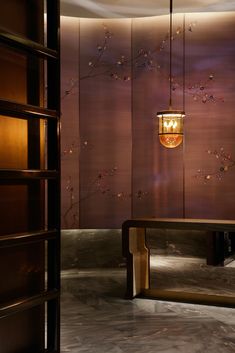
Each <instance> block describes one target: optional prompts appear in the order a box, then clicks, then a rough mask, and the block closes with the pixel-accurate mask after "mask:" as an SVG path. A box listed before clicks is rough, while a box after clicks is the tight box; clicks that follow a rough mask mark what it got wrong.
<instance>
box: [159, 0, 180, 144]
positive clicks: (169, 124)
mask: <svg viewBox="0 0 235 353" xmlns="http://www.w3.org/2000/svg"><path fill="white" fill-rule="evenodd" d="M172 7H173V0H170V36H169V40H170V75H169V82H170V84H169V92H170V94H169V96H170V97H169V109H168V110H163V111H160V112H157V117H158V118H159V131H158V136H159V141H160V143H161V144H162V145H163V146H164V147H166V148H175V147H177V146H179V145H180V144H181V143H182V141H183V135H184V133H183V131H184V130H183V127H184V117H185V112H184V111H182V110H173V109H172V82H173V80H172Z"/></svg>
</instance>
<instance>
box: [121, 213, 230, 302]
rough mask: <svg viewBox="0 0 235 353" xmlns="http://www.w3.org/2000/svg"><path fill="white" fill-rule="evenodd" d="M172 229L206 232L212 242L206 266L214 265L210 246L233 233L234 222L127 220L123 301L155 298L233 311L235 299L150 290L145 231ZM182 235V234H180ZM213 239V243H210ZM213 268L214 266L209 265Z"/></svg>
mask: <svg viewBox="0 0 235 353" xmlns="http://www.w3.org/2000/svg"><path fill="white" fill-rule="evenodd" d="M147 228H156V229H175V230H200V231H205V232H206V234H207V237H208V238H209V239H210V240H211V239H212V242H211V241H210V242H211V244H212V246H211V248H212V249H211V250H210V251H209V252H208V255H207V263H209V264H210V262H213V254H212V253H213V252H216V248H213V244H214V245H216V242H217V240H218V239H217V237H218V236H220V235H221V234H224V232H233V233H234V232H235V221H230V220H209V219H178V218H177V219H174V218H142V219H140V218H139V219H130V220H126V221H125V222H124V223H123V225H122V247H123V256H124V257H125V258H126V261H127V285H126V298H127V299H133V298H134V297H136V296H138V297H144V298H155V299H159V300H169V301H179V302H188V303H197V304H205V305H216V306H228V307H235V296H234V297H232V296H223V295H211V294H198V293H189V292H183V291H182V292H178V291H177V292H176V291H169V290H168V291H167V290H160V289H151V288H150V253H149V249H148V247H147V245H146V229H147ZM182 233H183V232H182ZM213 239H214V241H213ZM217 260H218V259H217ZM211 264H213V263H211Z"/></svg>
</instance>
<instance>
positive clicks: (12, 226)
mask: <svg viewBox="0 0 235 353" xmlns="http://www.w3.org/2000/svg"><path fill="white" fill-rule="evenodd" d="M44 6H45V8H44ZM44 11H45V13H46V16H45V15H44ZM45 23H46V28H47V29H46V35H45V34H44V29H45ZM59 77H60V62H59V1H57V0H48V1H47V5H45V4H44V1H43V0H30V1H28V0H8V1H1V5H0V78H1V80H0V282H1V285H0V352H1V353H37V352H38V353H39V352H40V353H41V352H47V353H52V352H57V353H58V352H59V351H60V345H59V330H60V325H59V292H60V261H59V260H60V221H59V220H60V162H59V160H60V142H59V141H60V140H59V138H60V121H59V112H60V106H59V103H60V78H59Z"/></svg>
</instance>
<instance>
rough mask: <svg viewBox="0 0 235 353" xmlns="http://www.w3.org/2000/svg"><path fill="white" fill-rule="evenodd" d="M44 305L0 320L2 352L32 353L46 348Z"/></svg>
mask: <svg viewBox="0 0 235 353" xmlns="http://www.w3.org/2000/svg"><path fill="white" fill-rule="evenodd" d="M44 310H45V309H44V305H41V306H38V307H35V308H32V309H30V310H27V311H24V312H21V313H18V314H16V315H12V316H9V317H7V318H4V319H1V320H0V342H1V352H2V353H16V352H17V353H32V352H35V353H36V352H40V351H42V350H43V349H44V318H43V317H44Z"/></svg>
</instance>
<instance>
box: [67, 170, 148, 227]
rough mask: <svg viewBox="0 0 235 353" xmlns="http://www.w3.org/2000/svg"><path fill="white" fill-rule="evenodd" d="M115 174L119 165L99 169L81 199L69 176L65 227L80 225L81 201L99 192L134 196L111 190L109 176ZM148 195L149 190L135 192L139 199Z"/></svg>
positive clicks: (124, 196) (124, 197) (117, 195)
mask: <svg viewBox="0 0 235 353" xmlns="http://www.w3.org/2000/svg"><path fill="white" fill-rule="evenodd" d="M114 176H117V167H114V168H111V169H105V170H101V171H99V172H98V174H97V175H96V177H95V178H94V180H92V181H91V182H90V183H89V184H88V186H87V189H86V191H85V192H83V194H82V195H81V197H80V199H79V200H76V198H75V191H74V186H73V182H72V177H71V176H69V177H68V179H67V186H66V191H67V192H68V194H69V206H68V207H67V209H66V210H65V212H64V214H63V219H64V225H65V227H68V225H69V226H70V227H74V226H78V222H79V207H80V205H81V203H82V202H84V201H85V200H87V199H90V198H91V197H93V196H95V195H97V194H102V195H107V196H109V197H112V198H116V199H118V200H126V199H127V198H130V197H132V194H131V193H125V192H122V191H121V192H117V193H112V192H111V189H110V186H109V178H110V177H114ZM146 195H148V192H146V191H142V190H138V191H137V192H136V193H135V197H136V198H138V199H139V200H140V199H142V198H143V197H145V196H146ZM69 218H72V224H69Z"/></svg>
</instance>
